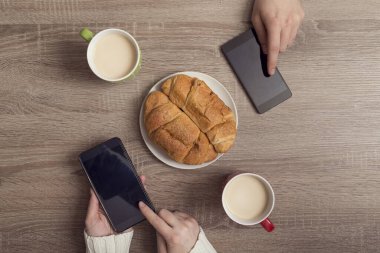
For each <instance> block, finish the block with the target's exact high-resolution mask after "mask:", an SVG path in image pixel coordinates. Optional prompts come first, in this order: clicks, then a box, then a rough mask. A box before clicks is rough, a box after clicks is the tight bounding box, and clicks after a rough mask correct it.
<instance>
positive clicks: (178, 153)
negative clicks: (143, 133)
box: [144, 91, 217, 165]
mask: <svg viewBox="0 0 380 253" xmlns="http://www.w3.org/2000/svg"><path fill="white" fill-rule="evenodd" d="M144 123H145V128H146V130H147V132H148V135H149V137H150V138H151V140H152V141H153V142H155V143H156V144H158V145H159V146H161V147H162V148H163V149H164V150H165V151H166V152H167V153H168V155H169V156H170V157H171V158H172V159H174V160H175V161H177V162H180V163H186V164H193V165H194V164H202V163H205V162H208V161H211V160H214V159H215V158H216V156H217V153H216V152H215V150H214V147H213V145H211V143H210V141H209V140H208V138H207V137H206V135H205V134H204V133H203V132H201V131H200V130H199V128H198V127H197V126H196V125H195V124H194V122H193V121H192V120H191V119H190V118H189V117H188V116H187V115H186V114H185V113H184V112H182V111H181V110H180V109H179V108H178V107H177V106H176V105H174V104H173V103H172V102H171V101H170V100H169V98H168V97H167V96H166V95H165V94H163V93H162V92H160V91H154V92H152V93H151V94H149V96H148V97H147V100H146V102H145V107H144Z"/></svg>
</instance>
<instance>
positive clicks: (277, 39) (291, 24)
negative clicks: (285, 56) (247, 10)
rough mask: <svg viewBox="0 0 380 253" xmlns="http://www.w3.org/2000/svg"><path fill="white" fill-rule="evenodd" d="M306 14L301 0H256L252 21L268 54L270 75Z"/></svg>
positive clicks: (292, 40) (294, 36) (263, 48)
mask: <svg viewBox="0 0 380 253" xmlns="http://www.w3.org/2000/svg"><path fill="white" fill-rule="evenodd" d="M304 15H305V14H304V11H303V8H302V5H301V1H300V0H255V3H254V5H253V11H252V23H253V26H254V27H255V31H256V33H257V36H258V38H259V41H260V44H261V48H262V50H263V52H264V53H265V54H267V55H268V60H267V62H268V66H267V67H268V73H269V74H270V75H273V74H274V72H275V69H276V65H277V58H278V54H279V52H284V51H285V50H286V48H287V47H289V46H291V45H292V43H293V42H294V39H295V38H296V35H297V31H298V28H299V26H300V25H301V23H302V20H303V18H304Z"/></svg>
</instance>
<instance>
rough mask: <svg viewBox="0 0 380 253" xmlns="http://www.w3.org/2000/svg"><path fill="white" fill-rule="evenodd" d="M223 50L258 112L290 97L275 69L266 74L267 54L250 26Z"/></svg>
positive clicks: (262, 111) (287, 88)
mask: <svg viewBox="0 0 380 253" xmlns="http://www.w3.org/2000/svg"><path fill="white" fill-rule="evenodd" d="M222 52H223V54H224V56H225V57H226V58H227V61H228V62H229V64H230V65H231V67H232V69H233V70H234V72H235V74H236V76H237V77H238V79H239V81H240V83H241V84H242V85H243V87H244V89H245V91H246V93H247V94H248V96H249V98H250V100H251V101H252V103H253V105H254V106H255V108H256V110H257V112H258V113H264V112H266V111H268V110H269V109H271V108H273V107H275V106H276V105H278V104H280V103H282V102H284V101H285V100H287V99H288V98H290V97H291V96H292V93H291V91H290V89H289V87H288V85H287V84H286V83H285V80H284V79H283V78H282V76H281V74H280V72H279V71H278V69H277V68H276V71H275V74H274V75H272V76H270V75H269V74H268V71H267V56H266V55H265V54H264V53H263V52H262V50H261V49H260V44H259V43H258V40H257V38H256V34H255V31H254V30H253V29H252V28H251V29H249V30H248V31H246V32H244V33H242V34H240V35H239V36H237V37H235V38H233V39H232V40H230V41H228V42H227V43H225V44H224V45H222Z"/></svg>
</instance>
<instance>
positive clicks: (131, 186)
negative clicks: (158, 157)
mask: <svg viewBox="0 0 380 253" xmlns="http://www.w3.org/2000/svg"><path fill="white" fill-rule="evenodd" d="M79 160H80V162H81V164H82V167H83V168H84V170H85V172H86V174H87V177H88V178H89V180H90V183H91V185H92V187H93V189H94V191H95V192H96V194H97V196H98V199H99V202H100V203H101V205H102V206H103V209H104V211H105V213H106V214H107V216H108V219H109V221H110V223H111V225H112V226H113V228H114V230H115V231H116V232H122V231H124V230H126V229H128V228H130V227H132V226H133V225H135V224H137V223H139V222H141V221H143V220H145V218H144V216H143V215H142V214H141V212H140V209H139V207H138V203H139V201H144V202H145V203H146V204H147V205H148V206H149V207H150V208H152V209H153V210H154V207H153V205H152V203H151V201H150V199H149V197H148V195H147V193H146V192H145V190H144V187H143V185H142V183H141V181H140V178H139V176H138V175H137V173H136V170H135V168H134V166H133V164H132V161H131V159H130V158H129V156H128V154H127V152H126V150H125V148H124V146H123V143H122V142H121V140H120V139H119V138H112V139H110V140H108V141H106V142H104V143H102V144H100V145H98V146H96V147H94V148H92V149H90V150H87V151H85V152H83V153H81V154H80V156H79Z"/></svg>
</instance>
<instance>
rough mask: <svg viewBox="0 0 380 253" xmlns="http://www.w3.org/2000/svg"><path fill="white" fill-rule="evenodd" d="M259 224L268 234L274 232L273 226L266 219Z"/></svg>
mask: <svg viewBox="0 0 380 253" xmlns="http://www.w3.org/2000/svg"><path fill="white" fill-rule="evenodd" d="M260 224H261V226H263V228H264V229H265V230H266V231H268V232H272V231H273V230H274V224H273V223H272V222H271V221H270V220H269V219H268V218H266V219H265V220H263V221H262V222H260Z"/></svg>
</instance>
